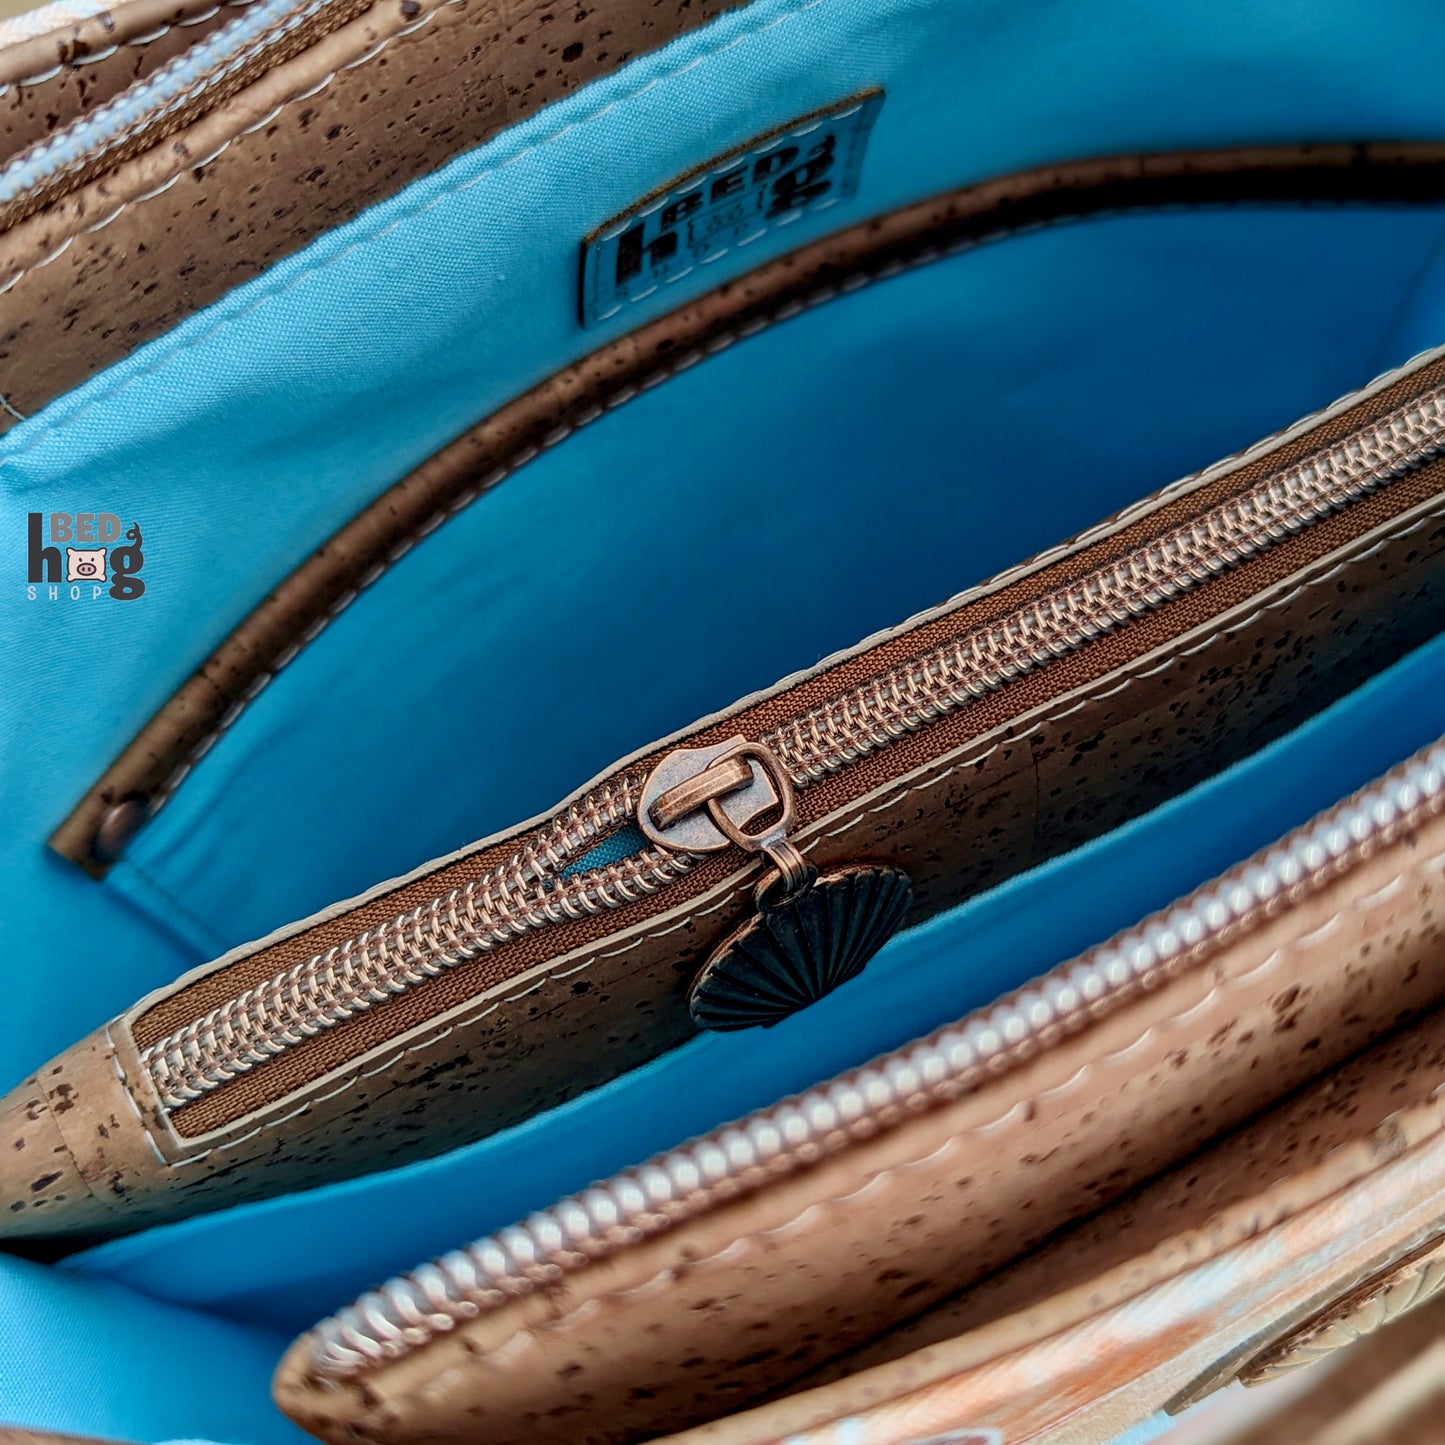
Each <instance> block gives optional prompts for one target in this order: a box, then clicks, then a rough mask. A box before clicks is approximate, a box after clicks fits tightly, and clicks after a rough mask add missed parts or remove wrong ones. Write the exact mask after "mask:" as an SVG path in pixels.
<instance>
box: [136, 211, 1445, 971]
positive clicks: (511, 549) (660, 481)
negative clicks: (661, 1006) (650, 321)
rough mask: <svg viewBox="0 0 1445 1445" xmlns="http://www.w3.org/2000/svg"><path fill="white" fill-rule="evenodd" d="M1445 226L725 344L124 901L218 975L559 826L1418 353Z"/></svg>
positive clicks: (150, 828)
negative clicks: (604, 792)
mask: <svg viewBox="0 0 1445 1445" xmlns="http://www.w3.org/2000/svg"><path fill="white" fill-rule="evenodd" d="M1442 225H1445V211H1441V210H1439V209H1437V208H1435V207H1424V208H1422V209H1419V210H1408V211H1401V210H1398V209H1382V210H1378V211H1357V210H1346V211H1321V210H1314V209H1311V210H1303V209H1302V210H1298V211H1289V210H1283V211H1282V210H1250V209H1243V210H1233V211H1223V212H1212V211H1199V212H1195V213H1176V214H1168V215H1152V214H1139V215H1132V216H1131V215H1126V216H1121V217H1119V218H1116V219H1105V220H1093V221H1088V222H1085V223H1081V224H1076V225H1072V226H1067V227H1064V228H1061V229H1058V230H1055V231H1044V232H1036V233H1034V234H1029V235H1023V236H1016V237H1013V238H1011V239H1008V240H1007V241H1004V242H1002V243H998V244H995V245H992V246H989V247H986V248H984V249H982V250H979V251H974V252H970V253H969V254H965V255H960V256H957V257H955V258H953V259H951V260H945V261H938V262H935V263H934V264H932V265H928V266H923V267H921V268H918V269H915V270H912V271H909V272H908V273H907V274H905V275H902V276H899V277H896V278H895V279H892V280H890V281H887V282H885V283H882V284H879V285H876V286H873V287H870V288H867V289H864V290H862V291H857V292H854V293H852V294H845V295H842V296H839V297H838V298H837V299H835V300H831V301H828V302H827V303H825V304H822V305H818V306H815V307H813V308H812V309H810V310H808V311H807V312H805V313H804V314H803V315H801V316H798V317H795V318H794V319H792V320H790V321H788V322H786V323H785V324H780V325H776V326H772V327H769V328H767V329H766V330H765V331H763V332H762V333H761V334H758V335H753V336H751V337H750V338H749V339H747V340H745V341H741V342H739V343H737V344H735V345H733V346H731V347H729V348H728V349H727V350H725V351H723V352H721V353H720V354H717V355H714V356H710V357H708V358H707V359H706V360H704V361H702V362H701V363H700V364H697V365H694V366H691V367H690V368H688V369H687V370H684V371H682V372H681V373H680V374H678V375H675V376H672V377H670V378H669V379H667V380H665V381H664V382H663V383H662V384H661V385H658V386H656V387H654V388H652V389H650V390H648V391H646V392H645V393H644V394H642V395H641V396H638V397H636V398H635V399H634V400H631V401H629V402H627V404H626V405H624V406H620V407H618V408H616V409H615V410H610V411H608V412H606V414H604V415H603V416H602V417H601V418H599V419H598V420H596V421H594V422H592V423H591V424H590V425H588V426H587V427H585V428H584V429H582V430H579V431H578V432H577V433H576V434H575V435H573V436H570V437H568V438H566V439H565V440H563V441H562V442H561V443H560V444H557V445H554V446H552V447H551V448H549V449H548V450H547V451H545V452H544V453H543V454H542V455H541V456H539V457H537V458H536V459H535V460H533V461H531V462H529V463H528V464H526V465H525V466H523V467H521V468H520V469H519V470H517V471H516V472H515V473H514V474H512V475H509V476H507V477H506V480H505V481H504V482H501V483H500V484H497V485H495V486H494V487H492V489H490V490H487V491H486V492H485V493H484V494H483V495H482V496H480V497H478V498H477V499H476V500H474V501H472V502H471V504H470V505H468V506H466V507H464V508H462V509H461V510H460V511H458V512H457V514H456V515H454V516H451V517H450V518H449V519H448V520H447V522H446V525H444V526H442V527H440V528H438V529H436V530H434V531H429V534H428V535H426V536H425V537H424V539H422V540H420V541H418V542H417V544H416V545H415V546H412V547H411V548H410V550H408V551H407V552H406V553H405V555H404V556H402V557H401V558H400V560H399V561H397V562H396V563H395V564H394V565H391V566H389V567H387V568H386V569H385V570H384V572H383V573H382V575H381V576H380V577H379V578H377V579H376V580H374V581H372V582H371V583H370V585H369V586H368V587H366V589H365V590H364V591H362V592H361V593H360V595H358V596H356V597H355V599H354V600H352V601H351V602H350V603H349V605H348V606H347V607H346V608H345V609H344V610H343V611H341V612H340V613H339V615H337V616H336V617H335V618H334V620H331V621H330V622H329V623H328V625H327V626H326V627H325V629H324V631H321V632H320V634H319V635H318V636H316V637H315V639H314V640H313V641H310V642H309V643H308V644H306V645H305V646H304V647H303V648H302V649H301V651H300V653H299V655H297V656H295V657H294V658H291V659H290V660H288V661H286V664H285V666H284V667H274V666H273V667H272V668H271V670H270V671H269V672H268V673H267V674H266V675H265V676H266V677H267V678H268V679H269V680H267V681H266V686H265V688H264V690H263V691H261V692H260V693H259V695H257V696H255V698H254V700H252V701H250V702H249V703H248V704H247V705H245V706H244V707H243V708H237V709H234V710H233V711H235V712H236V713H237V714H238V715H236V716H234V717H233V718H232V719H230V720H229V721H228V722H227V725H226V726H225V728H224V730H223V731H220V732H219V733H218V734H215V735H213V736H209V737H207V738H206V739H205V741H204V742H203V744H202V745H201V746H200V747H199V748H198V749H197V750H196V751H197V753H198V756H197V757H196V759H195V761H194V762H193V763H191V764H188V765H184V768H183V771H182V772H181V774H180V776H179V778H178V780H176V781H174V782H173V783H172V784H168V785H167V791H166V795H165V800H164V807H163V808H161V809H160V811H159V812H158V813H157V814H156V816H155V817H154V818H153V819H152V820H151V821H150V822H149V823H148V824H147V826H146V827H145V828H144V829H142V831H141V832H140V833H139V834H138V835H137V836H136V837H135V838H134V840H133V841H131V842H130V843H129V845H128V846H127V847H126V848H125V850H124V852H123V854H122V855H121V856H120V859H119V861H118V862H116V863H115V864H114V866H113V867H112V868H111V870H110V873H109V882H108V886H109V887H111V888H114V889H116V890H119V891H120V892H122V893H123V894H124V895H125V896H126V897H127V899H128V900H129V901H130V902H132V903H133V904H134V905H135V906H136V907H138V908H140V909H142V910H144V911H145V912H147V913H149V914H151V915H153V916H155V917H156V918H157V919H158V921H159V922H161V923H162V925H163V926H165V927H167V928H169V929H171V930H172V931H174V932H177V933H179V934H180V935H182V936H183V937H185V938H186V939H187V940H188V941H189V942H190V944H191V945H192V946H193V948H194V949H195V951H196V957H197V960H198V961H199V960H200V959H201V958H208V957H214V956H216V955H218V954H220V953H223V952H224V951H225V950H226V949H227V948H230V947H234V946H236V945H238V944H241V943H244V942H246V941H247V940H249V939H252V938H257V937H261V936H264V935H265V934H267V933H268V932H270V931H271V930H272V929H274V928H277V927H279V926H281V925H282V924H285V923H287V922H288V921H289V920H291V919H293V918H300V917H304V916H306V915H307V914H309V913H312V912H314V911H316V910H317V909H320V908H323V907H327V906H329V905H331V904H332V903H334V902H335V901H336V900H337V899H341V898H347V897H350V896H353V895H355V894H357V893H360V892H361V891H363V890H365V889H368V888H370V887H372V886H373V885H374V884H375V883H376V882H377V881H378V880H379V879H383V878H389V877H395V876H399V875H401V874H404V873H406V872H407V871H409V870H410V869H412V868H414V867H415V866H416V865H417V863H418V862H419V861H420V860H422V859H426V858H432V857H440V856H444V855H446V854H447V853H449V852H451V851H452V850H454V849H456V848H458V847H461V846H463V845H464V844H467V843H469V842H470V841H471V840H473V839H476V838H482V837H486V836H488V835H489V834H493V833H496V832H498V831H499V830H501V829H504V828H508V827H510V826H511V825H513V824H515V823H516V822H517V821H518V820H519V819H524V818H530V817H533V816H535V815H537V814H539V813H541V812H542V811H543V810H544V809H548V808H550V807H552V806H553V805H554V804H555V803H556V801H557V800H558V799H559V798H562V797H565V796H567V795H568V794H569V793H570V792H571V791H572V789H573V788H575V787H576V786H577V784H578V783H579V782H580V781H581V780H583V779H585V778H588V777H591V776H594V775H596V774H598V773H600V772H601V771H602V770H603V769H604V768H606V767H607V766H608V765H609V764H611V763H613V762H614V761H615V760H616V759H618V758H621V757H626V756H628V755H630V754H632V753H634V752H635V751H636V750H637V749H639V748H641V747H643V746H644V745H646V744H648V743H650V742H652V741H653V740H654V739H656V738H660V737H666V736H668V735H669V734H671V733H673V732H675V731H677V730H678V729H679V728H682V727H684V726H685V725H687V724H689V723H691V722H692V721H693V720H694V719H697V718H702V717H707V716H709V715H711V714H713V713H716V712H718V711H719V710H720V709H722V708H724V707H727V706H728V705H730V704H732V703H733V702H734V701H735V700H737V699H739V698H744V697H747V696H749V695H750V694H752V693H755V692H757V691H758V690H759V689H762V688H765V687H768V686H769V685H771V684H773V683H774V682H775V681H776V680H777V679H779V678H782V677H787V676H789V675H790V674H792V673H795V672H797V671H798V670H799V669H800V668H806V667H809V666H810V665H812V664H813V663H814V662H815V661H816V660H817V659H819V658H822V657H827V656H829V655H830V654H834V653H837V652H839V651H840V650H842V649H844V648H848V647H851V646H853V645H854V644H856V643H857V641H858V640H859V639H860V638H866V637H869V636H871V635H873V634H875V633H877V632H879V631H880V630H881V629H884V628H888V627H892V626H895V625H896V624H898V623H899V622H900V621H901V620H903V619H905V618H909V617H912V616H913V615H915V614H917V613H919V612H920V611H922V610H923V609H924V608H928V607H932V606H935V605H936V604H937V603H938V602H939V601H940V600H941V599H943V598H946V597H949V596H952V595H955V594H957V593H959V592H961V591H962V590H963V589H964V588H966V587H968V586H971V585H974V584H975V583H978V582H981V581H983V580H984V579H986V578H988V577H990V576H992V575H994V574H996V573H999V572H1002V571H1003V570H1004V569H1005V568H1008V567H1010V566H1012V565H1013V564H1014V563H1016V562H1018V561H1019V560H1020V559H1023V558H1027V557H1030V556H1032V555H1034V554H1036V553H1039V552H1042V551H1044V550H1045V549H1048V548H1051V547H1053V546H1055V545H1056V544H1058V543H1059V542H1060V541H1062V540H1063V539H1064V538H1066V537H1069V536H1070V535H1072V534H1074V533H1076V532H1078V531H1080V530H1082V529H1083V528H1085V527H1088V526H1090V525H1091V524H1093V523H1095V522H1097V521H1098V520H1099V519H1101V518H1104V517H1106V516H1108V515H1109V513H1111V512H1113V511H1116V510H1118V509H1120V508H1123V507H1126V506H1128V505H1130V504H1131V503H1133V502H1135V501H1137V500H1138V499H1140V498H1142V497H1144V496H1146V495H1148V494H1149V493H1151V492H1153V491H1155V490H1157V488H1158V487H1159V486H1160V485H1161V484H1163V483H1165V482H1167V481H1168V480H1170V479H1172V478H1174V477H1177V476H1182V475H1186V474H1187V473H1189V472H1190V471H1191V470H1194V469H1196V468H1198V467H1200V466H1203V465H1206V464H1207V463H1209V462H1211V461H1213V460H1214V459H1215V458H1216V457H1219V456H1226V455H1228V454H1229V453H1231V452H1233V451H1237V450H1239V449H1240V448H1241V447H1243V446H1245V445H1247V444H1249V443H1250V442H1252V441H1254V440H1255V439H1257V438H1258V437H1261V436H1266V435H1268V434H1269V433H1270V432H1272V431H1274V430H1276V429H1278V428H1279V427H1281V426H1284V425H1286V424H1288V423H1289V422H1291V421H1293V420H1295V419H1296V418H1297V417H1298V416H1302V415H1305V414H1307V413H1308V412H1309V411H1311V410H1312V409H1314V408H1315V407H1317V406H1319V405H1321V404H1324V403H1327V402H1329V401H1330V400H1332V399H1333V398H1334V397H1335V396H1336V395H1339V394H1342V393H1343V392H1345V391H1346V390H1348V389H1349V387H1350V386H1352V385H1354V384H1356V383H1357V382H1358V381H1359V380H1361V379H1362V378H1363V377H1365V376H1368V375H1370V374H1371V373H1372V371H1373V370H1376V369H1379V364H1380V362H1381V360H1382V359H1385V360H1388V361H1390V362H1393V361H1398V360H1404V359H1405V356H1406V355H1407V354H1408V353H1403V352H1399V351H1397V350H1395V349H1394V348H1395V346H1396V345H1397V343H1395V342H1394V340H1393V335H1394V334H1396V332H1397V328H1398V327H1399V326H1400V324H1401V322H1400V318H1401V315H1402V313H1404V314H1407V315H1408V314H1410V307H1411V305H1412V303H1413V302H1415V301H1416V300H1417V298H1414V297H1412V295H1411V294H1410V293H1409V292H1407V291H1406V290H1404V289H1402V288H1403V287H1406V286H1408V285H1409V284H1411V278H1413V277H1414V276H1415V275H1416V273H1417V272H1418V271H1419V270H1420V268H1421V266H1422V265H1424V264H1425V262H1426V261H1427V259H1428V258H1429V257H1430V256H1431V255H1432V254H1433V253H1434V250H1435V248H1436V246H1437V245H1438V242H1439V238H1440V234H1441V228H1442ZM1302 257H1305V258H1308V259H1307V261H1302ZM1326 294H1327V295H1329V296H1330V297H1331V301H1330V304H1329V305H1328V306H1322V305H1321V304H1320V297H1321V296H1322V295H1326ZM1426 299H1427V301H1428V304H1429V305H1431V306H1434V304H1435V303H1434V301H1433V299H1429V298H1426ZM1220 377H1228V378H1230V381H1229V384H1228V385H1227V386H1221V385H1220V384H1219V378H1220ZM885 498H886V502H885V500H884V499H885ZM759 579H762V580H761V583H760V581H759ZM539 640H540V641H541V645H539ZM261 645H263V646H264V645H265V644H264V643H262V644H261ZM271 646H272V647H273V648H278V647H280V646H281V644H280V643H273V644H271ZM292 650H294V648H293V649H287V651H292ZM282 655H283V656H284V655H285V654H284V653H283V654H282ZM443 779H444V780H445V781H444V782H443ZM282 819H284V820H285V821H284V826H280V823H281V820H282ZM318 844H320V845H321V846H318Z"/></svg>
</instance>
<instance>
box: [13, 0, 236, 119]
mask: <svg viewBox="0 0 1445 1445" xmlns="http://www.w3.org/2000/svg"><path fill="white" fill-rule="evenodd" d="M251 3H252V0H181V3H177V0H131V3H130V4H127V5H118V6H116V7H115V9H113V10H101V11H99V12H97V13H96V14H94V15H87V16H84V17H83V18H80V19H77V20H75V21H72V22H71V23H70V24H69V26H68V27H67V28H64V29H59V30H53V31H51V32H49V33H48V34H43V35H37V36H33V37H30V38H27V39H24V40H19V41H17V42H16V43H15V44H13V45H0V95H5V94H7V93H8V92H9V91H11V90H13V89H17V88H21V87H28V86H36V85H43V84H45V83H46V82H47V81H49V80H52V79H54V78H55V77H56V76H57V75H59V74H60V72H61V71H62V70H63V69H64V68H65V67H66V66H85V65H95V64H97V63H98V62H100V61H102V60H105V59H107V58H109V57H110V56H112V55H114V54H115V53H116V52H117V51H118V50H123V49H124V50H143V49H144V48H145V47H146V46H148V45H150V44H152V43H153V42H154V41H157V40H162V39H164V38H165V37H166V36H167V35H171V34H173V33H174V32H175V31H177V30H188V31H191V32H192V35H191V37H190V38H191V39H192V41H193V42H194V40H198V39H200V38H201V36H202V35H204V34H206V33H208V32H207V31H206V30H203V29H200V28H199V27H203V26H206V25H207V24H208V22H210V21H212V20H216V19H220V20H221V21H223V22H224V21H225V20H226V19H229V14H228V13H227V12H229V11H231V10H233V9H236V8H240V7H243V6H246V5H249V4H251ZM131 78H132V79H134V78H135V77H134V76H132V77H131Z"/></svg>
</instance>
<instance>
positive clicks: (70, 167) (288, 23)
mask: <svg viewBox="0 0 1445 1445" xmlns="http://www.w3.org/2000/svg"><path fill="white" fill-rule="evenodd" d="M372 8H373V7H372V5H371V3H370V0H304V3H303V4H301V5H299V6H298V5H292V6H290V7H289V8H284V9H280V10H279V11H278V12H275V13H273V12H271V11H270V10H269V8H268V6H267V5H266V4H264V3H260V0H258V3H257V4H255V5H254V6H253V7H252V9H251V10H250V11H249V12H243V14H244V15H245V18H244V19H239V18H238V19H237V20H236V21H235V23H234V24H233V25H232V26H231V27H229V29H227V28H226V27H223V28H222V29H221V30H218V31H216V32H214V33H213V34H211V35H210V36H208V37H206V39H205V40H204V41H202V42H201V43H200V45H199V46H198V47H196V48H195V49H194V50H192V51H191V52H188V53H183V54H181V55H178V56H176V58H175V59H173V60H171V61H170V62H169V63H168V64H166V65H164V66H162V67H161V68H160V69H159V70H157V71H156V72H155V73H154V74H153V75H152V76H151V77H150V78H149V79H148V80H146V81H144V82H141V83H140V84H139V85H137V86H135V87H132V88H131V89H130V90H128V91H125V92H123V93H122V94H120V95H118V96H116V97H115V98H114V99H112V100H111V101H110V102H108V103H107V105H106V106H102V107H100V108H99V109H98V110H97V111H95V112H94V113H93V114H91V115H88V116H81V117H80V118H79V119H77V120H75V121H73V122H72V123H71V124H70V125H69V126H67V127H65V128H64V129H63V130H61V131H58V132H57V133H56V134H55V135H52V136H49V137H47V138H46V139H45V140H43V141H38V142H37V143H36V144H34V145H32V146H31V147H29V148H28V149H27V150H25V151H23V152H22V153H21V154H20V155H19V156H17V157H16V158H15V160H13V161H12V162H11V163H10V165H9V166H8V167H6V171H5V173H4V174H3V175H0V181H5V180H7V178H9V177H11V176H12V175H13V176H17V177H18V176H22V175H25V174H26V173H27V172H30V173H32V175H33V178H31V179H29V180H27V181H26V183H25V184H24V185H23V187H21V188H19V189H18V190H17V191H16V192H15V193H14V194H13V198H12V199H10V200H9V201H8V202H7V203H6V204H4V205H3V206H0V229H4V228H8V227H10V226H14V225H16V224H18V223H19V222H20V221H23V220H25V219H26V218H27V217H29V216H33V215H34V214H35V213H36V212H37V211H41V210H43V209H44V208H45V207H46V206H48V205H49V204H51V202H53V201H56V200H58V199H60V198H61V197H62V196H65V195H67V194H68V193H70V192H71V191H73V190H75V189H77V188H78V187H80V186H82V185H84V184H85V183H86V182H87V181H90V180H93V179H94V178H95V177H97V176H100V175H103V174H104V173H106V172H107V171H109V170H111V169H113V168H114V167H115V166H116V165H118V164H120V163H121V162H122V161H125V160H128V159H130V158H131V157H133V156H137V155H139V154H141V153H142V152H144V151H147V150H150V149H153V148H154V147H155V146H157V145H159V144H160V142H162V141H163V140H165V139H166V138H167V137H169V136H172V135H175V134H176V133H177V132H178V131H180V130H183V129H184V128H185V127H186V126H187V125H188V124H190V123H191V122H192V121H194V120H196V119H197V118H198V117H200V116H202V115H205V114H207V113H208V112H210V111H212V110H214V109H216V107H218V106H219V105H221V104H223V103H224V102H225V101H226V100H228V99H230V98H231V97H232V96H233V95H236V94H237V93H238V92H240V91H241V90H244V89H245V87H246V86H248V85H250V84H251V83H252V82H253V81H255V80H257V79H258V78H260V77H261V76H263V75H265V74H266V73H267V72H268V71H270V70H273V69H275V68H276V67H277V66H279V65H282V64H284V63H285V62H286V61H287V60H290V59H292V58H294V57H295V56H298V55H300V54H301V53H302V52H303V51H305V50H306V49H307V48H308V47H310V46H311V45H314V44H315V43H316V42H317V41H319V40H322V39H324V38H325V37H326V36H328V35H330V34H331V33H332V32H333V31H335V30H338V29H340V28H341V27H342V26H344V25H345V24H347V22H348V21H351V20H354V19H356V18H357V17H359V16H361V15H364V14H365V13H366V12H367V11H368V10H370V9H372ZM238 28H239V31H240V33H237V31H238ZM248 31H249V32H251V33H246V32H248ZM193 69H194V73H193V74H192V73H191V71H192V70H193ZM151 91H153V92H154V98H153V99H152V98H151V96H150V95H149V92H151ZM148 101H149V102H150V103H149V104H147V102H148ZM107 111H113V115H110V116H108V115H107ZM130 111H134V118H133V119H125V118H124V117H125V115H126V113H127V112H130ZM90 126H94V127H96V130H97V135H98V139H97V141H96V143H95V144H90V143H89V142H87V143H86V144H85V145H84V146H83V147H81V148H80V149H79V153H78V154H77V155H75V156H74V158H72V159H67V158H66V155H65V152H66V151H67V150H70V149H72V148H74V147H75V145H76V137H77V135H79V134H83V132H81V131H80V129H79V128H81V127H90Z"/></svg>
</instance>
